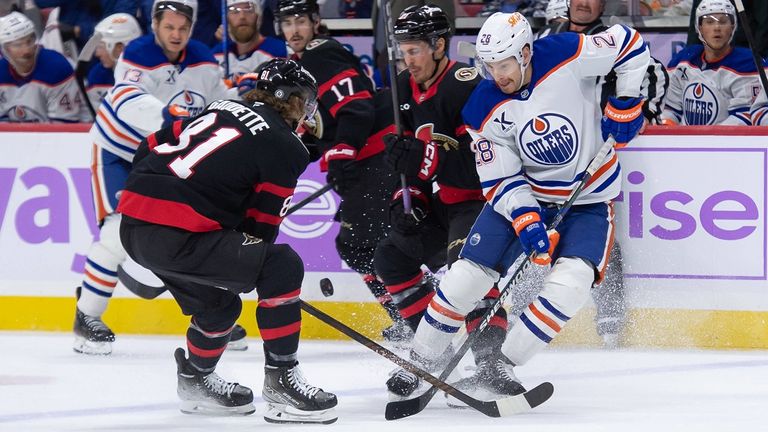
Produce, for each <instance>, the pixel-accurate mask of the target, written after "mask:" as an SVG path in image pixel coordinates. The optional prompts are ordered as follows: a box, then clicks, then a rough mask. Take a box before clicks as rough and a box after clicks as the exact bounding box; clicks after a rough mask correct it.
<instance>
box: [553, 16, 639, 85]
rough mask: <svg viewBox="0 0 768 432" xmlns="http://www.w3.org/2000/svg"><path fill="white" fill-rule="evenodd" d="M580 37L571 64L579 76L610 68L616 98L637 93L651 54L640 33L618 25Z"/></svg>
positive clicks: (594, 74) (597, 74)
mask: <svg viewBox="0 0 768 432" xmlns="http://www.w3.org/2000/svg"><path fill="white" fill-rule="evenodd" d="M561 35H567V33H564V34H561ZM561 35H557V36H561ZM579 39H580V40H579V43H580V46H579V48H578V51H577V52H576V54H575V55H574V57H575V58H574V60H573V63H574V64H575V68H576V70H578V71H579V73H580V74H581V76H582V77H590V76H604V75H607V74H608V73H609V72H611V70H613V71H615V72H616V96H617V97H621V96H628V97H637V96H640V87H641V85H642V83H643V78H644V77H645V74H646V71H647V69H648V62H649V61H650V54H649V51H648V46H647V45H646V44H645V42H644V41H643V38H642V36H640V33H639V32H637V31H636V30H635V29H632V28H630V27H626V26H623V25H619V24H617V25H614V26H612V27H610V28H608V29H607V30H606V31H604V32H602V33H598V34H595V35H591V36H585V35H579ZM544 40H546V38H545V39H544Z"/></svg>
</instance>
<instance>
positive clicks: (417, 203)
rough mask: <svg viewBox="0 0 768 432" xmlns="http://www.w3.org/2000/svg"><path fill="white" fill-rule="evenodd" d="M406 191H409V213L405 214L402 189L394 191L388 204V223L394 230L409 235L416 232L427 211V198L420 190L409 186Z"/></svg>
mask: <svg viewBox="0 0 768 432" xmlns="http://www.w3.org/2000/svg"><path fill="white" fill-rule="evenodd" d="M408 191H409V192H410V193H411V214H405V207H404V204H403V190H402V189H400V190H398V191H397V192H395V195H394V196H393V197H392V202H391V203H390V205H389V223H390V225H392V229H394V230H395V231H397V232H399V233H401V234H406V235H411V234H416V233H417V232H418V231H419V229H420V227H421V222H422V221H423V220H424V218H426V217H427V213H429V199H428V198H427V196H426V195H425V194H424V192H422V191H421V190H419V189H417V188H415V187H413V186H410V187H408Z"/></svg>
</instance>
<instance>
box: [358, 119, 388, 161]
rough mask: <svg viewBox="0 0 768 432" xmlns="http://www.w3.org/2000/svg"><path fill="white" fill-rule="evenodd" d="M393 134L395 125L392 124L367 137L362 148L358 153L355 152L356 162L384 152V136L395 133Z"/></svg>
mask: <svg viewBox="0 0 768 432" xmlns="http://www.w3.org/2000/svg"><path fill="white" fill-rule="evenodd" d="M395 132H396V129H395V125H393V124H392V125H389V126H387V127H385V128H384V129H382V130H380V131H378V132H376V133H375V134H373V135H371V136H369V137H368V140H367V141H366V142H365V145H364V146H363V148H362V149H360V151H359V152H357V159H356V160H363V159H366V158H369V157H371V156H374V155H377V154H379V153H381V152H383V151H384V135H386V134H390V133H395Z"/></svg>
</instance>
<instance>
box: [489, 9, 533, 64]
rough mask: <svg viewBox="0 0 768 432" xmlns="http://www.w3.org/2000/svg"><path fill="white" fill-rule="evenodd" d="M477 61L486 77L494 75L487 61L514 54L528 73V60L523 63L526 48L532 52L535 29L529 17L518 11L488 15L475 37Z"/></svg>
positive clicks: (503, 58)
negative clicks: (489, 70) (529, 21)
mask: <svg viewBox="0 0 768 432" xmlns="http://www.w3.org/2000/svg"><path fill="white" fill-rule="evenodd" d="M475 42H476V44H475V49H476V52H477V58H476V60H477V64H478V66H479V67H480V73H481V74H482V76H483V77H484V78H486V79H493V77H492V76H491V74H490V73H488V71H487V69H486V67H485V64H486V63H489V62H497V61H501V60H505V59H508V58H510V57H514V58H515V59H516V60H517V63H518V64H519V65H520V73H521V74H523V75H525V69H526V68H527V67H528V65H527V64H524V63H523V48H524V47H525V46H528V47H530V49H531V54H533V30H531V25H530V24H529V23H528V20H527V19H525V17H524V16H523V15H522V14H521V13H519V12H515V13H511V14H509V13H502V12H496V13H495V14H493V15H491V16H490V17H488V19H487V20H485V22H484V23H483V26H482V27H481V28H480V32H479V33H478V34H477V40H476V41H475Z"/></svg>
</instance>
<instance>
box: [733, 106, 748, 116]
mask: <svg viewBox="0 0 768 432" xmlns="http://www.w3.org/2000/svg"><path fill="white" fill-rule="evenodd" d="M747 111H749V107H748V106H743V107H739V108H734V109H729V110H728V114H729V115H736V114H739V113H743V112H747Z"/></svg>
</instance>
